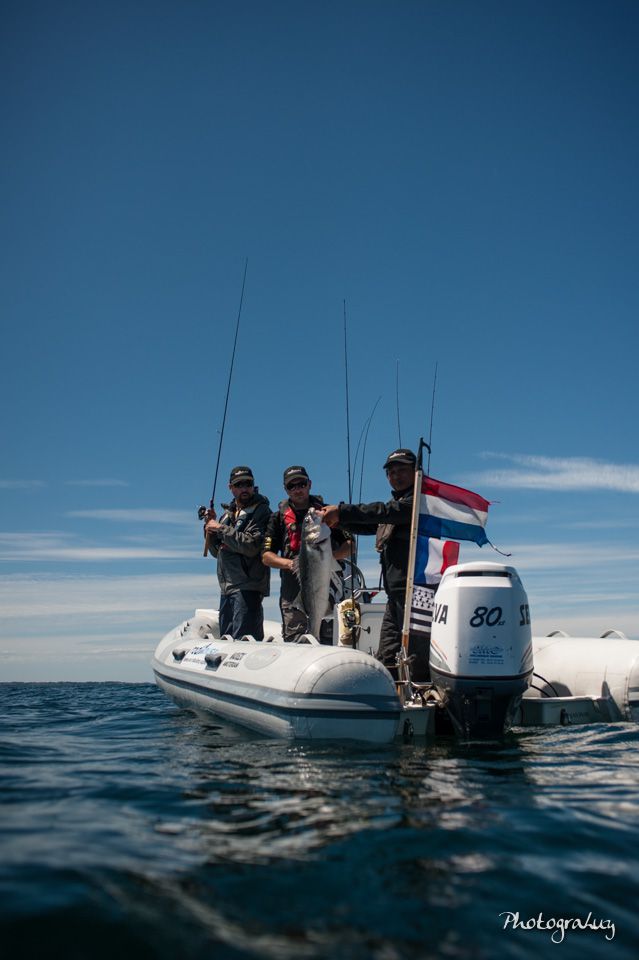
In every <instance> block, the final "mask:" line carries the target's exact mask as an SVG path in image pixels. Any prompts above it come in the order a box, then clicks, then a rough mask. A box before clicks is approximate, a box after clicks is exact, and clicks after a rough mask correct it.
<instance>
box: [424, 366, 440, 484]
mask: <svg viewBox="0 0 639 960" xmlns="http://www.w3.org/2000/svg"><path fill="white" fill-rule="evenodd" d="M438 362H439V361H437V360H436V361H435V376H434V378H433V396H432V398H431V401H430V431H429V434H428V443H427V444H426V446H427V447H428V465H427V467H426V476H427V477H428V476H430V446H431V443H432V442H433V414H434V413H435V387H436V386H437V365H438Z"/></svg>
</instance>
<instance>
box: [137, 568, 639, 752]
mask: <svg viewBox="0 0 639 960" xmlns="http://www.w3.org/2000/svg"><path fill="white" fill-rule="evenodd" d="M338 606H339V605H338ZM353 612H356V615H355V616H353ZM350 613H351V616H350V619H349V620H348V623H349V624H350V626H349V627H348V628H347V629H346V630H345V629H344V621H343V619H342V620H340V612H339V610H338V609H337V608H336V612H335V614H334V617H333V631H332V637H330V635H329V642H328V643H327V642H322V643H320V642H319V640H318V639H317V638H316V637H314V636H311V635H310V634H305V635H304V636H303V637H302V638H301V639H300V640H299V641H298V642H296V643H283V641H282V637H281V632H280V626H279V624H277V623H274V622H269V621H266V623H265V639H264V640H263V641H256V640H254V639H253V638H252V637H241V638H236V639H234V638H232V637H229V636H223V637H221V636H220V633H219V627H218V617H217V612H216V611H214V610H208V609H201V610H196V611H195V615H194V616H193V617H192V618H191V619H190V620H187V621H185V622H184V623H182V624H180V625H179V626H177V627H175V628H174V629H173V630H171V631H170V632H169V633H168V634H167V635H166V636H165V637H164V638H163V639H162V640H161V641H160V643H159V645H158V647H157V649H156V651H155V656H154V658H153V662H152V666H153V671H154V673H155V677H156V681H157V683H158V685H159V686H160V687H161V689H162V690H163V691H164V692H165V693H167V694H168V695H169V696H170V697H171V698H172V699H173V700H174V701H175V702H176V703H178V704H179V705H181V706H184V707H187V708H189V709H193V710H195V711H196V712H199V713H204V714H214V715H216V716H217V717H220V718H221V719H223V720H227V721H231V722H233V723H237V724H240V725H241V726H243V727H245V728H247V729H249V730H252V731H255V732H257V733H260V734H264V735H266V736H269V737H280V738H281V737H283V738H289V739H296V740H297V739H301V740H308V739H310V740H319V739H321V740H324V739H328V740H334V739H339V740H363V741H368V742H372V743H390V742H392V741H393V740H394V739H395V738H396V737H398V736H400V737H404V738H412V737H423V736H431V735H435V734H437V733H448V734H450V733H452V732H454V733H456V734H457V735H458V736H461V737H465V738H484V737H494V736H500V735H501V734H503V733H504V731H506V730H507V729H509V727H511V726H512V725H515V726H517V725H524V726H530V725H548V724H563V725H569V724H582V723H598V722H599V723H600V722H612V721H619V720H625V721H634V722H636V721H637V720H639V641H636V640H629V639H628V638H626V637H625V636H624V635H623V634H622V633H620V632H619V631H614V630H610V631H607V632H606V633H605V634H604V635H603V636H602V637H599V638H594V637H579V638H577V637H569V636H567V635H565V634H564V633H562V632H561V631H555V632H553V633H552V634H550V635H549V636H546V637H533V636H532V631H531V617H530V610H529V605H528V598H527V596H526V593H525V590H524V587H523V585H522V583H521V580H520V578H519V575H518V574H517V571H516V570H515V568H514V567H510V566H505V565H502V564H496V563H481V562H476V563H468V564H459V565H456V566H452V567H449V568H448V569H447V570H446V571H445V573H444V575H443V578H442V581H441V583H440V585H439V588H438V590H437V593H436V594H435V603H434V607H433V610H432V627H431V645H430V673H431V680H430V682H428V683H413V682H412V681H411V680H410V678H409V676H408V673H403V672H402V665H401V663H400V670H399V676H400V680H399V682H398V681H397V680H396V679H394V678H393V677H392V676H391V674H390V673H389V672H388V670H386V668H385V667H384V666H382V664H381V663H380V662H379V661H378V660H376V659H375V657H374V655H373V654H374V651H375V650H376V649H377V641H378V637H379V630H380V625H381V620H382V617H383V613H384V604H383V603H374V602H373V603H371V602H363V598H362V597H360V598H359V600H358V601H357V602H353V601H351V611H350ZM322 634H323V631H322ZM329 634H330V631H329ZM331 641H332V642H331ZM402 677H403V679H402Z"/></svg>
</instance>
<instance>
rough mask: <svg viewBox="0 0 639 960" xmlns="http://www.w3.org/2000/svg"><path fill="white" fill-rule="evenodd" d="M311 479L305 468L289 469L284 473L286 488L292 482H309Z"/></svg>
mask: <svg viewBox="0 0 639 960" xmlns="http://www.w3.org/2000/svg"><path fill="white" fill-rule="evenodd" d="M309 479H310V477H309V475H308V473H307V472H306V468H305V467H287V468H286V470H285V471H284V486H286V485H287V484H288V483H290V482H291V480H309Z"/></svg>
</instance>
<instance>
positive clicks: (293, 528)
mask: <svg viewBox="0 0 639 960" xmlns="http://www.w3.org/2000/svg"><path fill="white" fill-rule="evenodd" d="M282 519H283V521H284V525H285V526H286V533H287V535H288V543H289V546H290V548H291V550H292V551H293V553H299V549H300V547H301V545H302V531H301V528H300V524H299V523H298V522H297V517H296V516H295V511H294V510H293V507H292V506H291V505H290V503H289V504H287V507H286V509H285V510H284V511H283V512H282Z"/></svg>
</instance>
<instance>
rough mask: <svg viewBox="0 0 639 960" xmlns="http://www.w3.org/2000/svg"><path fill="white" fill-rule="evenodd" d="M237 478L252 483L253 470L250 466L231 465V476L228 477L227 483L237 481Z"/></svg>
mask: <svg viewBox="0 0 639 960" xmlns="http://www.w3.org/2000/svg"><path fill="white" fill-rule="evenodd" d="M238 480H250V481H251V483H254V482H255V481H254V478H253V471H252V470H251V468H250V467H233V469H232V470H231V476H230V478H229V483H231V484H233V483H237V482H238Z"/></svg>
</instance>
